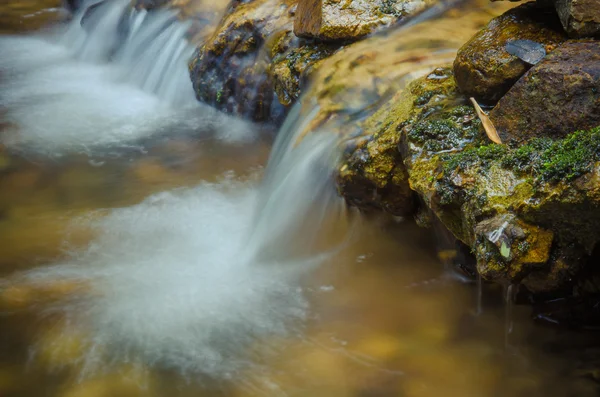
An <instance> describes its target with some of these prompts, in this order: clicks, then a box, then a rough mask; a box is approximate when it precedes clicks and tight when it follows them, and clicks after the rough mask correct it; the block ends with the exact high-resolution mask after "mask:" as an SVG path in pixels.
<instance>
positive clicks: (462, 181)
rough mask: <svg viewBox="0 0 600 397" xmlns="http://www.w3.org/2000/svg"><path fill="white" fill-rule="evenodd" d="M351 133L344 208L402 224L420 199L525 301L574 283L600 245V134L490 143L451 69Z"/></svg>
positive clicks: (485, 272)
mask: <svg viewBox="0 0 600 397" xmlns="http://www.w3.org/2000/svg"><path fill="white" fill-rule="evenodd" d="M361 131H370V133H369V134H368V135H360V134H359V132H361ZM355 132H356V134H357V136H358V138H357V139H354V140H353V145H352V148H351V150H350V151H349V153H348V154H347V155H346V157H345V161H344V163H343V165H342V167H341V168H340V173H339V176H338V179H339V185H340V191H341V193H342V194H343V195H344V196H345V197H346V198H347V200H348V201H349V202H350V203H352V204H354V205H356V206H358V207H360V208H363V209H373V208H378V209H382V210H384V211H386V212H389V213H391V214H394V215H407V214H409V213H411V211H414V210H415V206H414V204H415V203H416V202H417V201H418V202H420V203H421V205H423V206H424V208H428V209H429V210H431V213H432V215H433V216H434V217H435V218H436V219H437V220H439V221H440V222H441V223H442V225H443V226H444V227H445V228H446V229H448V230H449V231H450V232H451V233H452V234H453V235H454V237H456V238H457V239H458V240H460V241H461V242H463V243H464V244H466V245H467V246H468V247H470V249H471V252H472V253H473V255H474V256H475V258H476V260H477V271H478V272H479V273H480V274H481V275H482V276H483V277H484V278H485V279H487V280H490V281H495V282H499V283H503V284H522V285H524V286H525V287H527V288H528V289H529V290H530V291H532V292H535V293H541V292H556V291H559V290H560V291H565V290H569V289H571V291H572V290H573V288H576V287H577V286H578V285H580V284H581V282H582V277H584V275H585V274H586V272H587V271H588V270H589V269H588V268H587V267H586V266H588V265H589V258H590V257H591V255H593V253H594V252H596V251H597V248H598V247H599V245H598V242H600V231H598V230H597V225H598V223H599V222H600V127H597V128H593V129H589V130H582V131H577V132H573V133H572V134H569V135H568V136H567V137H565V138H561V139H551V138H544V139H534V140H532V141H531V142H529V143H528V144H526V145H521V146H509V145H498V144H494V143H491V142H490V141H489V140H488V138H487V136H486V134H485V132H484V131H483V128H482V125H481V122H480V121H479V119H478V117H477V115H476V113H475V111H474V109H473V108H472V106H471V105H470V104H469V102H468V100H467V98H466V97H465V96H464V95H462V94H461V93H460V92H459V90H458V88H457V86H456V83H455V81H454V78H453V76H452V72H451V70H450V69H448V68H438V69H436V70H434V71H433V72H432V73H430V74H428V75H427V76H424V77H422V78H420V79H417V80H416V81H414V82H412V83H411V84H410V85H409V86H408V87H407V88H406V89H405V90H403V91H401V92H399V93H397V94H396V95H394V96H393V97H392V98H391V99H389V100H388V101H386V103H385V104H384V105H382V106H381V107H379V110H378V111H377V112H375V113H374V114H373V115H372V116H370V117H368V118H367V119H366V120H364V121H363V122H361V123H359V125H358V127H357V130H356V131H355ZM415 195H416V196H417V197H418V200H416V197H415ZM421 213H422V211H421Z"/></svg>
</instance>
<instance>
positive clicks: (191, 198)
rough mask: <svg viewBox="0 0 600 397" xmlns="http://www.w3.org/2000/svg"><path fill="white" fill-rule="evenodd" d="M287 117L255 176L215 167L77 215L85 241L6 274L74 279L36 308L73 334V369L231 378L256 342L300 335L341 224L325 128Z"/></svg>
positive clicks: (49, 280) (29, 279)
mask: <svg viewBox="0 0 600 397" xmlns="http://www.w3.org/2000/svg"><path fill="white" fill-rule="evenodd" d="M294 114H295V115H296V118H295V120H294V119H291V120H290V122H289V123H288V124H287V126H286V128H284V129H283V130H282V131H281V132H280V134H279V137H278V139H277V142H276V144H275V147H276V149H275V150H274V152H273V154H272V157H271V160H270V161H269V164H268V166H267V170H266V177H265V180H264V182H263V183H262V184H261V185H260V186H257V185H256V183H255V182H252V181H244V180H237V179H236V178H235V177H233V176H228V177H224V178H223V179H222V180H221V181H220V182H219V183H213V184H211V183H202V184H200V185H199V186H198V187H196V188H192V189H185V190H177V191H173V192H165V193H161V194H157V195H154V196H151V197H149V198H148V199H146V200H145V201H144V202H142V203H140V204H138V205H135V206H133V207H129V208H121V209H114V210H111V211H108V213H107V214H106V215H105V216H103V217H100V219H98V218H95V220H93V219H92V220H90V219H81V220H80V222H82V224H83V225H84V226H87V227H89V228H91V229H92V230H93V231H94V232H95V236H96V237H95V238H94V240H93V241H91V242H90V244H89V245H88V246H87V247H84V248H78V249H73V250H72V251H71V252H69V254H68V255H67V257H66V258H65V259H64V260H62V261H60V262H59V263H56V264H53V265H49V266H45V267H41V268H39V269H36V270H33V271H31V272H28V273H25V274H23V275H20V276H18V277H17V278H16V279H15V280H14V282H16V283H22V284H26V285H30V286H32V288H33V289H34V290H35V289H36V288H39V289H41V290H43V289H44V288H48V287H51V286H52V285H54V284H55V283H67V284H69V285H74V286H80V287H81V288H79V289H77V288H75V289H74V290H75V291H76V292H75V293H72V294H70V295H69V296H66V297H65V298H64V299H61V300H59V301H58V302H55V303H54V304H52V305H50V306H49V307H48V306H46V308H45V310H44V312H45V313H51V314H58V315H59V317H61V318H64V319H65V324H63V325H62V326H63V327H64V330H63V331H62V332H63V333H64V334H65V336H66V337H69V335H77V336H78V337H79V338H82V340H79V341H78V343H81V344H82V345H83V346H84V350H83V352H82V357H78V358H77V359H76V362H74V363H73V364H76V365H82V367H83V370H82V371H83V373H82V376H88V375H89V376H91V375H94V374H96V373H97V372H98V371H106V370H114V369H118V368H119V366H120V365H123V364H125V363H131V364H136V363H137V364H143V365H150V366H156V367H160V368H168V369H173V370H176V371H180V372H182V373H184V374H187V375H192V374H193V375H194V377H198V376H201V377H202V376H208V377H210V378H211V379H219V380H227V379H231V378H238V377H240V376H243V373H244V371H245V370H246V369H248V367H256V366H259V367H260V362H261V357H262V358H264V355H269V354H277V351H278V348H277V347H274V346H270V344H269V343H267V340H269V339H278V338H285V337H287V336H290V335H298V334H299V333H301V330H302V324H303V322H304V320H305V319H306V317H307V314H308V303H307V300H306V297H305V295H304V289H303V287H302V284H301V280H302V279H303V278H304V277H305V276H306V275H307V274H308V273H309V272H310V271H311V270H312V269H313V268H314V266H316V265H318V264H320V263H323V261H324V260H325V259H327V258H329V257H330V256H331V254H332V253H334V252H335V249H334V248H337V247H339V243H340V242H343V241H344V239H345V237H346V236H347V234H348V231H349V229H348V228H347V227H346V226H347V225H346V224H345V223H343V222H342V224H341V225H340V224H338V223H337V220H340V219H342V220H343V219H344V216H345V213H344V204H343V201H342V199H341V198H340V197H338V196H337V194H336V192H335V187H334V185H333V184H332V183H331V182H332V181H331V177H332V172H333V170H334V168H333V167H334V166H335V159H336V158H337V154H336V153H337V152H338V151H337V143H338V142H337V139H336V137H335V136H334V134H326V133H324V132H316V131H315V132H313V133H312V134H310V135H309V136H307V137H305V138H304V139H303V140H302V141H301V142H299V141H298V134H299V131H302V130H303V127H304V122H305V121H306V120H307V118H308V117H311V114H314V111H310V112H308V114H302V113H301V112H300V109H296V110H295V111H294ZM292 117H293V116H292ZM331 214H333V215H334V216H333V219H332V218H331V217H330V215H331ZM328 223H329V224H328ZM330 226H331V227H330ZM332 230H335V236H334V238H333V239H331V238H330V237H331V236H330V231H332ZM322 239H326V240H327V241H322ZM258 342H260V345H261V346H263V348H261V349H260V351H255V350H252V349H253V348H254V347H255V346H256V345H257V343H258ZM279 348H281V347H279ZM249 349H250V350H251V351H249Z"/></svg>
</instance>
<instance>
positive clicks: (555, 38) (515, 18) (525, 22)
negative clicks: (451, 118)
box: [454, 2, 567, 104]
mask: <svg viewBox="0 0 600 397" xmlns="http://www.w3.org/2000/svg"><path fill="white" fill-rule="evenodd" d="M566 38H567V37H566V35H565V33H564V32H563V31H562V28H561V25H560V21H559V20H558V18H557V17H556V15H555V14H554V12H553V11H552V10H549V9H547V8H544V7H540V6H538V5H536V3H533V2H530V3H525V4H523V5H521V6H519V7H516V8H514V9H511V10H509V11H507V12H506V13H504V14H503V15H501V16H499V17H497V18H494V19H492V21H491V22H490V23H489V24H488V25H487V26H486V27H485V28H484V29H482V30H481V31H480V32H479V33H477V34H476V35H475V36H474V37H473V38H472V39H471V40H469V41H468V42H467V43H466V44H465V45H464V46H463V47H462V48H461V49H460V50H459V51H458V55H457V57H456V60H455V61H454V75H455V78H456V82H457V83H458V86H459V88H460V89H461V91H462V92H463V93H464V94H465V95H467V96H472V97H475V98H476V99H477V100H478V101H479V102H481V103H486V104H494V103H495V102H496V101H498V99H500V98H501V97H502V96H503V95H504V94H505V93H506V92H507V91H508V90H509V89H510V87H511V86H512V85H513V84H514V83H515V82H516V81H517V80H518V79H519V78H520V77H521V76H522V75H523V74H525V72H526V71H527V70H528V69H529V68H530V65H529V64H528V63H527V62H524V61H523V60H521V59H519V58H518V57H517V56H515V55H511V54H509V53H508V52H507V51H506V45H507V44H508V43H511V42H512V41H516V40H530V41H533V42H536V43H540V44H542V45H543V46H544V48H545V50H546V52H550V51H552V50H553V49H554V48H556V46H557V45H559V44H560V43H562V42H563V41H565V40H566Z"/></svg>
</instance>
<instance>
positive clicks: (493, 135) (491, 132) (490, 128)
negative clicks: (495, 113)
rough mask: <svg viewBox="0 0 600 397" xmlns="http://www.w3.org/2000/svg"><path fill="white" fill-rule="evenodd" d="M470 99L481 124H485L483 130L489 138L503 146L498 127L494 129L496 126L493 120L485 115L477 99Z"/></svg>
mask: <svg viewBox="0 0 600 397" xmlns="http://www.w3.org/2000/svg"><path fill="white" fill-rule="evenodd" d="M470 99H471V103H472V104H473V106H474V107H475V111H476V112H477V116H478V117H479V120H481V124H483V129H484V130H485V134H486V135H487V137H488V138H490V140H491V141H492V142H494V143H497V144H499V145H501V144H502V140H500V137H499V136H498V131H496V127H494V124H492V120H490V118H489V117H488V115H487V114H485V112H484V111H483V110H482V109H481V107H480V106H479V104H478V103H477V101H476V100H475V98H470Z"/></svg>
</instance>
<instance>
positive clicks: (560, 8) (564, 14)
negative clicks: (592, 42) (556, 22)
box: [554, 0, 600, 38]
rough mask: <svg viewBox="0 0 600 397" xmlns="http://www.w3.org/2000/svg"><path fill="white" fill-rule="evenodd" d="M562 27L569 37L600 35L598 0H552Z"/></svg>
mask: <svg viewBox="0 0 600 397" xmlns="http://www.w3.org/2000/svg"><path fill="white" fill-rule="evenodd" d="M554 5H555V7H556V11H557V12H558V16H559V17H560V21H561V22H562V25H563V27H564V28H565V30H566V31H567V33H569V36H571V37H576V38H577V37H586V36H599V35H600V2H599V1H598V0H554Z"/></svg>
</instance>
